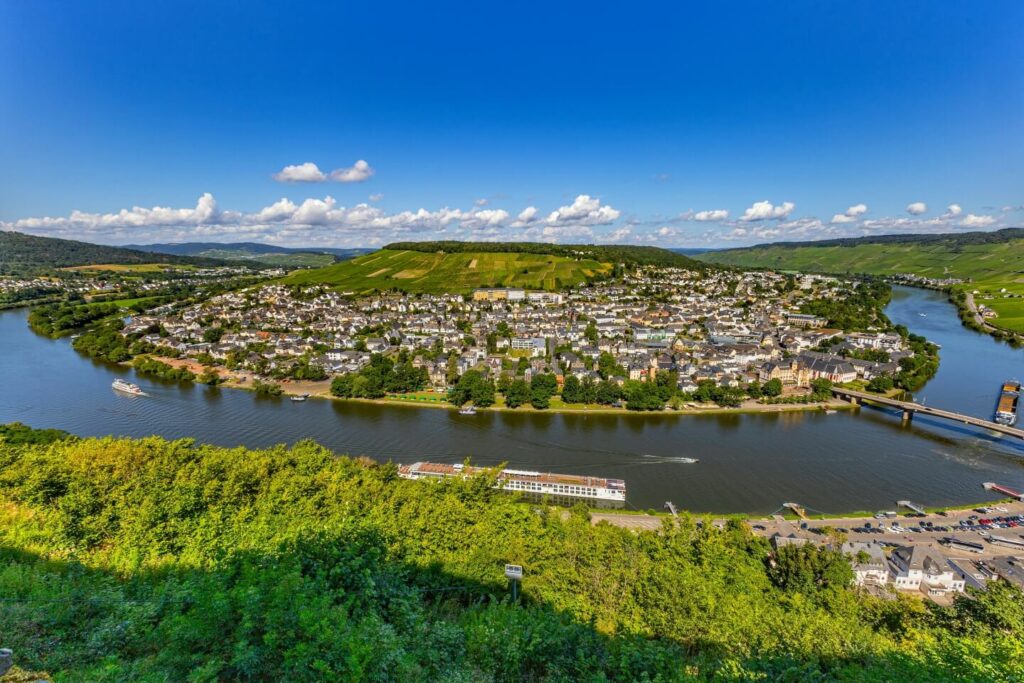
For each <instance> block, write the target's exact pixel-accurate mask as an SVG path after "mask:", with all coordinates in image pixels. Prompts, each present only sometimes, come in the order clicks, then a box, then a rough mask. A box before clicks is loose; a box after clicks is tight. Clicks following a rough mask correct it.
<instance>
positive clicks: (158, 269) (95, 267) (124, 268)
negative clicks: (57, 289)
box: [62, 263, 196, 273]
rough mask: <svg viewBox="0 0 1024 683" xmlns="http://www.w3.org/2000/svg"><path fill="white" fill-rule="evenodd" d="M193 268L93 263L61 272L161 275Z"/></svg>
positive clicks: (193, 268)
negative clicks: (170, 271)
mask: <svg viewBox="0 0 1024 683" xmlns="http://www.w3.org/2000/svg"><path fill="white" fill-rule="evenodd" d="M195 269H196V267H195V266H191V265H177V264H170V263H95V264H90V265H87V266H71V267H69V268H62V270H77V271H89V272H91V271H95V272H101V271H108V272H111V273H162V272H164V271H167V270H195Z"/></svg>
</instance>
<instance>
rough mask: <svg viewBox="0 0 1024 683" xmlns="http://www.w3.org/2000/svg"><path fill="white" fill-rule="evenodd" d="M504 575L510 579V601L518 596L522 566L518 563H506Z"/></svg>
mask: <svg viewBox="0 0 1024 683" xmlns="http://www.w3.org/2000/svg"><path fill="white" fill-rule="evenodd" d="M505 576H506V577H507V578H508V579H509V580H510V581H512V602H515V601H516V599H517V598H518V596H519V582H520V581H521V580H522V578H523V567H522V565H518V564H506V565H505Z"/></svg>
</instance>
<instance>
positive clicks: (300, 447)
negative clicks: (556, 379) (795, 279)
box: [0, 437, 1024, 682]
mask: <svg viewBox="0 0 1024 683" xmlns="http://www.w3.org/2000/svg"><path fill="white" fill-rule="evenodd" d="M493 481H494V479H493V477H492V476H481V477H477V478H474V479H470V480H465V481H462V480H450V481H444V482H441V483H435V484H431V483H427V482H409V481H405V480H402V479H398V478H396V476H395V468H394V466H391V465H374V464H373V463H370V462H367V461H359V460H353V459H349V458H343V457H342V458H339V457H336V456H334V455H333V454H331V453H329V452H328V451H326V450H324V449H322V448H320V447H319V446H317V445H315V444H313V443H310V442H303V443H299V444H296V445H295V446H294V447H293V448H291V449H287V448H284V447H275V448H270V449H267V450H259V451H254V450H247V449H243V448H235V449H226V448H218V447H212V446H199V445H196V444H194V443H193V442H192V441H190V440H182V441H174V442H168V441H164V440H162V439H159V438H155V437H154V438H149V439H144V440H138V441H132V440H115V439H109V438H108V439H101V440H96V439H86V440H66V441H57V442H53V443H50V444H47V445H36V446H31V445H25V446H12V445H10V444H2V443H0V595H2V596H3V600H2V601H0V633H2V634H3V636H4V641H5V642H4V646H6V647H11V648H12V649H14V650H15V652H16V653H17V657H18V662H19V664H20V665H22V666H23V667H25V668H31V669H37V670H48V671H50V672H51V673H52V674H53V675H54V676H55V678H56V679H57V680H69V681H125V680H132V681H186V680H191V681H212V680H266V681H281V680H287V681H306V680H344V681H353V682H359V681H448V682H455V681H467V682H468V681H508V682H512V681H537V682H539V681H565V682H569V681H664V682H669V681H701V680H707V681H710V680H715V681H752V680H760V681H776V680H786V681H826V680H828V681H832V680H835V681H877V682H882V681H901V682H911V681H922V682H923V681H954V680H956V681H997V680H999V681H1005V680H1014V679H1018V678H1020V677H1021V676H1022V675H1024V644H1022V643H1024V618H1022V616H1021V615H1022V614H1024V596H1022V595H1021V593H1020V591H1018V590H1016V589H1011V588H1008V587H1003V586H997V587H996V588H995V590H990V591H989V592H988V593H986V594H984V595H982V596H980V599H977V600H973V601H970V600H960V601H958V602H957V603H956V604H955V605H954V607H952V608H948V609H944V608H937V607H928V608H925V607H924V606H923V605H922V603H921V601H919V600H916V599H908V598H898V599H896V600H892V601H883V600H877V599H874V598H872V597H869V596H867V595H862V594H858V593H857V592H855V591H854V590H852V589H850V588H848V587H846V585H845V580H846V579H847V578H848V576H849V574H848V572H849V568H848V566H847V565H845V562H844V561H843V560H842V559H841V558H839V557H837V556H835V555H834V554H831V553H830V552H829V551H811V550H806V551H786V552H784V553H781V554H779V555H778V556H773V555H772V554H771V553H770V552H769V547H768V546H767V544H766V543H765V542H764V541H763V540H760V539H758V538H755V537H752V536H751V535H750V533H749V532H748V531H747V530H746V528H745V527H744V526H743V525H741V524H737V523H730V524H728V525H727V526H726V528H724V529H718V528H716V527H715V526H713V525H711V524H703V525H702V524H698V521H699V520H695V519H693V518H691V517H689V516H687V515H686V514H683V515H682V516H681V517H680V518H679V520H678V522H677V523H673V522H670V521H668V520H666V523H665V526H664V527H663V529H662V530H661V531H660V532H652V531H628V530H624V529H620V528H617V527H612V526H609V525H607V524H599V525H597V526H592V525H591V523H590V521H589V520H588V516H587V514H586V512H585V511H583V510H581V509H574V510H572V511H571V512H569V513H568V514H558V513H557V512H555V511H552V510H549V509H547V508H543V507H540V508H538V507H535V506H532V505H528V504H524V503H519V502H516V501H515V499H514V498H513V497H512V496H510V495H507V494H503V493H500V492H498V491H494V490H493V489H491V488H490V486H491V484H492V483H493ZM506 562H516V563H519V564H522V565H523V566H524V567H525V578H524V580H523V582H522V591H521V598H520V602H519V603H513V602H511V601H510V599H509V596H508V590H507V584H506V582H505V579H504V577H503V573H502V568H503V565H504V564H505V563H506Z"/></svg>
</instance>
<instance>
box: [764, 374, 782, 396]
mask: <svg viewBox="0 0 1024 683" xmlns="http://www.w3.org/2000/svg"><path fill="white" fill-rule="evenodd" d="M762 392H763V393H764V395H765V396H771V397H775V396H780V395H781V394H782V380H781V379H779V378H778V377H776V378H774V379H770V380H768V381H767V382H765V383H764V387H763V388H762Z"/></svg>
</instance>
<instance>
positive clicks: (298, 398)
mask: <svg viewBox="0 0 1024 683" xmlns="http://www.w3.org/2000/svg"><path fill="white" fill-rule="evenodd" d="M307 398H309V394H299V395H297V396H292V397H291V399H292V401H294V402H295V403H301V402H303V401H305V400H306V399H307Z"/></svg>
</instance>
